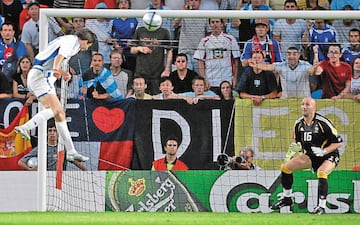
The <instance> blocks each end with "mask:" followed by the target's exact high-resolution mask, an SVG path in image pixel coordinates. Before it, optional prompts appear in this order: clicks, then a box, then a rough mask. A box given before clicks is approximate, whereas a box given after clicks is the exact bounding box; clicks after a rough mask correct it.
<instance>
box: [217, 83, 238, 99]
mask: <svg viewBox="0 0 360 225" xmlns="http://www.w3.org/2000/svg"><path fill="white" fill-rule="evenodd" d="M219 88H220V93H219V96H220V99H223V100H232V99H234V95H233V90H232V86H231V84H230V82H229V81H226V80H224V81H223V82H221V83H220V86H219Z"/></svg>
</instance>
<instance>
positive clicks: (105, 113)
mask: <svg viewBox="0 0 360 225" xmlns="http://www.w3.org/2000/svg"><path fill="white" fill-rule="evenodd" d="M92 118H93V121H94V123H95V125H96V126H97V128H99V130H101V131H102V132H104V133H110V132H112V131H114V130H116V129H118V128H119V127H120V126H121V125H122V124H123V122H124V119H125V113H124V111H123V110H121V109H119V108H114V109H110V110H109V109H107V108H105V107H104V106H100V107H97V108H96V109H95V110H94V111H93V113H92Z"/></svg>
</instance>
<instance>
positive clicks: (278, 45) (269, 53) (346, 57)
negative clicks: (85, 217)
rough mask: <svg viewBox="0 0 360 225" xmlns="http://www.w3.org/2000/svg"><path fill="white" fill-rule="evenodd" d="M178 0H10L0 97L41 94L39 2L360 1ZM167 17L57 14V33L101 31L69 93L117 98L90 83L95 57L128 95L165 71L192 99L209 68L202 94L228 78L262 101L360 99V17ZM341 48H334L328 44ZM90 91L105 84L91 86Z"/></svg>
mask: <svg viewBox="0 0 360 225" xmlns="http://www.w3.org/2000/svg"><path fill="white" fill-rule="evenodd" d="M176 2H177V3H174V2H172V1H165V0H151V1H131V0H87V1H84V0H76V1H66V0H54V1H51V0H50V1H37V0H25V1H24V0H10V1H3V4H2V5H1V8H2V12H3V15H4V16H3V17H2V19H3V20H2V21H1V23H2V25H1V45H0V50H1V51H0V64H1V65H0V66H1V68H2V73H1V75H0V77H1V79H2V81H3V80H4V81H5V78H7V79H8V81H9V82H1V87H0V88H1V89H0V96H1V98H11V97H15V98H24V99H27V103H28V104H31V103H32V102H33V100H34V96H32V95H31V94H30V93H28V91H27V81H26V77H27V71H29V68H31V64H32V63H33V60H34V57H35V55H36V54H37V53H38V51H39V26H38V20H39V9H40V8H85V9H119V10H129V9H132V6H133V5H134V7H135V8H137V9H138V8H141V7H143V8H146V9H156V10H171V9H182V10H204V9H205V10H272V9H274V10H277V9H281V10H311V9H314V10H359V7H360V6H359V1H352V2H349V1H340V0H332V1H331V2H328V1H326V0H322V1H318V0H317V1H302V0H298V1H296V0H285V1H280V0H270V1H266V0H252V1H251V2H250V1H249V2H248V1H245V0H213V1H210V0H202V1H201V0H186V1H184V2H181V1H179V2H178V1H176ZM161 21H162V25H161V28H159V29H152V30H148V29H146V27H145V26H144V25H145V24H146V23H144V21H143V19H142V18H98V19H96V18H95V19H94V18H49V20H48V23H49V29H48V36H49V42H50V41H52V40H54V39H55V38H57V37H59V36H62V35H66V34H75V32H77V31H79V30H82V29H88V30H90V31H92V32H93V33H94V34H95V35H96V37H97V41H96V43H94V45H93V46H92V47H91V48H90V49H88V50H86V51H80V52H79V53H77V54H76V55H74V56H73V57H72V58H71V59H70V63H69V65H70V68H69V72H70V73H71V75H72V81H71V82H70V91H69V94H68V97H69V98H82V97H89V98H94V96H98V95H100V96H103V97H101V98H104V99H107V98H111V97H112V96H111V94H109V93H108V94H107V91H108V90H107V88H106V87H101V84H99V83H98V84H97V85H98V86H94V87H90V86H89V84H88V82H86V80H91V79H94V78H96V79H101V77H99V76H100V75H99V74H97V73H96V72H94V71H95V70H93V72H91V71H89V70H92V69H91V68H92V67H94V66H97V67H99V68H105V69H107V70H109V74H111V75H112V76H111V79H112V80H114V81H115V83H116V85H117V87H118V89H119V91H120V93H121V95H122V97H123V98H129V97H132V98H133V97H136V96H139V95H136V91H135V88H134V84H133V80H134V78H138V77H139V78H144V81H145V87H146V88H145V93H146V94H150V95H151V96H154V97H151V98H150V97H147V99H159V97H158V94H160V93H161V92H162V91H161V87H160V83H159V81H160V78H161V77H170V80H171V82H172V86H173V87H172V89H173V90H171V91H172V92H173V93H174V94H176V95H173V96H179V98H180V99H187V101H188V102H189V99H188V98H189V97H188V96H189V94H187V93H188V92H196V91H195V89H194V88H196V87H195V85H194V82H195V80H193V79H194V78H196V76H201V77H203V78H204V80H205V86H204V94H203V95H201V96H205V97H203V98H198V99H204V98H208V97H206V95H207V94H208V93H210V95H213V94H215V95H216V96H221V95H222V93H221V87H220V84H221V83H222V82H223V81H227V82H229V83H230V84H231V89H232V96H233V97H238V96H240V98H250V99H253V101H254V104H255V105H260V104H261V102H262V101H263V100H265V99H268V98H288V97H294V96H296V97H306V96H312V97H313V98H332V99H339V98H352V99H354V100H355V101H358V97H357V95H358V90H359V88H360V86H359V85H358V82H356V80H357V79H356V78H357V74H354V72H353V71H356V70H357V69H356V65H357V64H356V62H357V60H356V59H357V58H358V57H359V56H360V44H359V42H360V30H359V29H360V21H358V20H351V19H344V20H334V21H330V20H321V19H316V20H307V21H306V20H303V19H278V20H275V19H221V18H219V19H209V20H208V19H195V18H183V19H180V18H177V19H173V18H163V19H162V20H161ZM149 40H151V41H149ZM331 46H332V47H331ZM333 48H336V50H334V51H329V49H333ZM255 52H256V53H257V54H254V53H255ZM1 53H2V54H1ZM95 53H96V54H95ZM94 54H95V55H94ZM94 56H95V57H97V60H96V65H94V64H93V62H94ZM99 57H100V58H99ZM259 57H260V58H259ZM261 58H262V59H261ZM24 59H26V60H24ZM26 64H27V65H28V66H27V65H26ZM340 71H343V72H340ZM344 71H345V72H344ZM85 74H86V75H85ZM353 74H354V75H353ZM314 75H319V76H314ZM84 76H85V77H84ZM108 77H109V76H107V78H106V79H108ZM103 79H105V78H103ZM106 79H105V80H106ZM274 81H275V83H274ZM90 83H91V82H90ZM86 85H88V86H86ZM85 89H86V90H85ZM89 90H90V91H89ZM91 90H96V91H97V92H98V93H90V92H91ZM103 94H105V95H103ZM141 96H144V95H143V94H141ZM146 96H148V95H146ZM190 98H191V97H190ZM192 98H194V97H192ZM160 99H162V98H160ZM164 99H165V98H164ZM198 99H197V100H198ZM214 99H220V97H218V98H217V97H215V98H214ZM197 100H195V101H190V102H191V103H196V102H197Z"/></svg>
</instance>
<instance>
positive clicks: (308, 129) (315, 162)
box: [271, 97, 343, 214]
mask: <svg viewBox="0 0 360 225" xmlns="http://www.w3.org/2000/svg"><path fill="white" fill-rule="evenodd" d="M301 111H302V117H300V118H299V119H297V120H296V121H295V126H294V140H295V142H296V143H299V142H300V144H301V147H302V151H303V153H304V154H299V155H297V156H294V157H293V158H291V159H290V160H289V161H287V162H285V161H286V160H285V161H284V163H283V164H282V165H281V167H280V169H281V183H282V186H283V198H282V199H280V200H279V201H278V202H277V203H276V204H274V205H272V206H271V209H273V210H277V209H280V208H282V207H284V206H292V205H293V200H292V189H291V188H292V184H293V172H295V171H297V170H303V169H308V168H312V169H313V171H315V172H316V173H317V177H318V180H319V184H318V197H319V202H318V206H316V207H315V208H314V210H313V211H312V212H311V213H312V214H324V213H325V206H326V196H327V193H328V180H327V178H328V176H329V175H330V173H331V172H332V171H333V170H334V169H335V167H336V166H337V165H338V163H339V160H340V156H339V150H338V148H340V147H341V145H342V141H343V140H342V138H341V137H340V136H339V135H338V133H337V130H336V129H335V127H334V126H333V124H332V123H331V122H330V121H329V120H328V119H327V118H325V117H324V116H321V115H320V114H318V113H316V102H315V100H314V99H312V98H309V97H306V98H304V99H303V100H302V102H301ZM295 145H296V144H295ZM295 149H296V147H295Z"/></svg>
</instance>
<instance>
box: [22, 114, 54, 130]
mask: <svg viewBox="0 0 360 225" xmlns="http://www.w3.org/2000/svg"><path fill="white" fill-rule="evenodd" d="M53 117H54V112H53V111H52V109H44V110H41V111H40V112H38V113H37V114H36V115H35V116H33V117H32V118H31V119H30V120H29V121H28V122H26V123H25V124H24V125H23V127H25V128H26V129H27V130H32V129H34V128H36V127H37V126H39V125H40V124H42V123H44V122H45V121H48V120H49V119H51V118H53Z"/></svg>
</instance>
